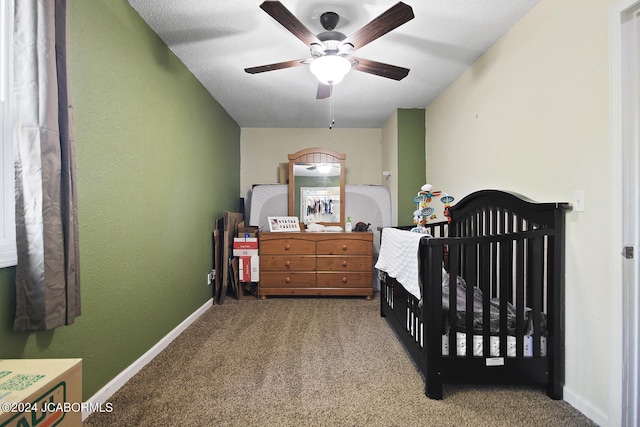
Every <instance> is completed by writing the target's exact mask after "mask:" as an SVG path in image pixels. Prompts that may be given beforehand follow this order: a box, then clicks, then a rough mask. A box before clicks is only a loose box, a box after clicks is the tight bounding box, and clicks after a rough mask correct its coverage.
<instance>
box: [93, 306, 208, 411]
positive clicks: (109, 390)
mask: <svg viewBox="0 0 640 427" xmlns="http://www.w3.org/2000/svg"><path fill="white" fill-rule="evenodd" d="M212 305H213V298H211V299H209V301H207V302H205V303H204V304H203V305H202V307H200V308H199V309H197V310H196V311H194V312H193V313H192V314H191V315H190V316H189V317H187V318H186V319H184V320H183V321H182V322H181V323H180V324H179V325H178V326H176V327H175V328H173V330H171V332H169V333H168V334H167V335H165V336H164V337H163V338H162V339H161V340H160V341H158V342H157V343H156V345H154V346H153V347H151V348H150V349H149V350H148V351H147V352H146V353H144V354H143V355H142V356H140V357H139V358H138V359H137V360H136V361H135V362H133V363H132V364H131V365H129V366H128V367H127V368H126V369H125V370H124V371H122V372H120V373H119V374H118V375H117V376H116V377H115V378H114V379H112V380H111V381H109V382H108V383H107V384H106V385H105V386H104V387H102V388H101V389H100V390H98V391H97V392H96V394H94V395H93V396H91V397H90V398H89V399H88V400H87V403H88V405H87V407H89V408H95V407H98V408H102V407H105V404H106V403H107V401H108V400H109V398H110V397H111V396H112V395H113V394H114V393H115V392H116V391H118V390H119V389H120V387H122V386H123V385H124V384H125V383H126V382H127V381H129V380H130V379H131V378H132V377H133V376H134V375H135V374H137V373H138V372H139V371H140V370H141V369H142V368H144V366H145V365H146V364H147V363H149V362H151V360H153V358H154V357H156V356H157V355H158V354H159V353H160V352H161V351H162V350H164V348H165V347H166V346H168V345H169V344H170V343H171V341H173V340H174V339H175V338H176V337H177V336H178V335H180V334H181V333H182V331H184V330H185V329H187V327H188V326H189V325H191V324H192V323H193V322H194V321H195V320H196V319H197V318H198V317H200V316H202V315H203V314H204V312H205V311H207V310H208V309H209V308H210V307H211V306H212ZM92 413H93V410H88V411H86V412H85V411H83V412H82V421H84V420H86V419H87V417H88V416H89V415H91V414H92Z"/></svg>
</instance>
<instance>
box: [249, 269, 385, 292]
mask: <svg viewBox="0 0 640 427" xmlns="http://www.w3.org/2000/svg"><path fill="white" fill-rule="evenodd" d="M260 278H261V279H262V276H260ZM318 287H319V288H371V287H373V275H372V273H371V272H370V271H369V272H362V273H355V272H349V273H325V272H320V271H319V272H318Z"/></svg>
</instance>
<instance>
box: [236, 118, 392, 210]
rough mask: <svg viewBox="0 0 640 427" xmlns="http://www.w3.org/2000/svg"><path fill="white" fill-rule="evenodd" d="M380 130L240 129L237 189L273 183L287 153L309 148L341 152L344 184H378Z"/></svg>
mask: <svg viewBox="0 0 640 427" xmlns="http://www.w3.org/2000/svg"><path fill="white" fill-rule="evenodd" d="M381 139H382V133H381V130H380V129H335V128H334V129H328V128H327V129H267V128H243V129H242V130H241V133H240V190H241V192H242V194H241V195H240V196H241V197H245V196H246V194H247V191H248V190H250V189H251V186H252V185H253V184H276V183H277V182H278V165H279V164H280V163H288V162H289V160H288V158H287V155H289V154H292V153H295V152H296V151H299V150H302V149H304V148H310V147H322V148H328V149H331V150H334V151H337V152H339V153H345V154H346V155H347V158H346V160H345V169H346V174H345V180H346V183H347V184H382V173H381V165H382V160H381V158H382V141H381Z"/></svg>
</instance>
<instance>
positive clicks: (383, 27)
mask: <svg viewBox="0 0 640 427" xmlns="http://www.w3.org/2000/svg"><path fill="white" fill-rule="evenodd" d="M260 8H261V9H262V10H264V11H265V12H267V13H268V14H269V15H270V16H271V17H272V18H273V19H275V20H276V21H278V22H279V23H280V24H281V25H282V26H284V27H285V28H286V29H287V30H289V31H290V32H291V33H292V34H293V35H295V36H296V37H297V38H299V39H300V40H302V42H303V43H305V44H306V45H308V46H309V49H310V51H311V58H305V59H295V60H291V61H285V62H278V63H275V64H268V65H261V66H258V67H251V68H245V70H244V71H246V72H247V73H249V74H258V73H264V72H265V71H274V70H281V69H284V68H291V67H298V66H300V65H305V64H309V68H310V69H311V72H312V73H313V74H314V75H315V76H316V77H317V78H318V81H319V82H320V83H319V85H318V92H317V95H316V98H317V99H324V98H328V97H329V96H331V90H332V87H333V85H335V84H338V83H340V81H342V78H343V77H344V76H345V75H346V74H347V73H348V72H349V70H351V68H353V69H354V70H357V71H362V72H364V73H369V74H375V75H377V76H381V77H386V78H389V79H393V80H402V79H403V78H405V77H406V76H407V74H409V69H408V68H403V67H398V66H395V65H389V64H385V63H382V62H378V61H372V60H370V59H364V58H359V57H355V56H353V55H352V53H353V52H354V51H355V50H357V49H360V48H361V47H363V46H365V45H367V44H369V43H371V42H372V41H374V40H376V39H377V38H379V37H381V36H383V35H385V34H387V33H388V32H389V31H392V30H394V29H395V28H398V27H399V26H401V25H402V24H404V23H406V22H408V21H410V20H412V19H413V18H414V15H413V9H412V8H411V6H409V5H407V4H405V3H403V2H398V3H397V4H396V5H395V6H393V7H391V8H390V9H388V10H387V11H386V12H384V13H382V14H381V15H380V16H378V17H377V18H375V19H373V20H372V21H370V22H369V23H368V24H366V25H365V26H364V27H362V28H360V29H359V30H357V31H356V32H354V33H352V34H349V35H348V36H346V35H344V34H342V33H341V32H339V31H335V30H334V29H335V27H336V25H337V24H338V21H339V16H338V14H336V13H335V12H325V13H323V14H322V16H321V17H320V23H321V24H322V27H323V28H324V29H325V30H326V31H324V32H322V33H320V34H317V35H316V34H313V33H312V32H311V31H310V30H309V29H307V27H305V26H304V24H303V23H302V22H300V21H299V20H298V18H296V17H295V16H294V15H293V14H292V13H291V12H290V11H289V10H288V9H287V8H286V7H285V6H284V5H283V4H282V3H280V2H279V1H276V0H267V1H265V2H263V3H262V4H261V5H260Z"/></svg>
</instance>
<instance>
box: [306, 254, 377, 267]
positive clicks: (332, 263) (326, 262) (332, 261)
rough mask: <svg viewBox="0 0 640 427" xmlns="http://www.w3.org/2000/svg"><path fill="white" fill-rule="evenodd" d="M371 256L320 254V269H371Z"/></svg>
mask: <svg viewBox="0 0 640 427" xmlns="http://www.w3.org/2000/svg"><path fill="white" fill-rule="evenodd" d="M372 263H373V261H372V260H371V257H370V256H339V255H322V256H318V271H327V270H328V271H371V267H372Z"/></svg>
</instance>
